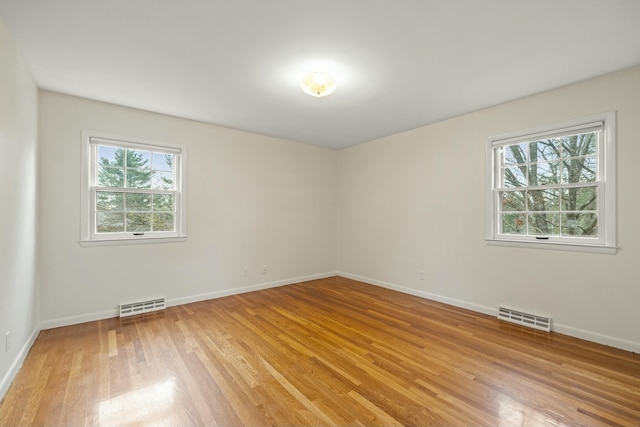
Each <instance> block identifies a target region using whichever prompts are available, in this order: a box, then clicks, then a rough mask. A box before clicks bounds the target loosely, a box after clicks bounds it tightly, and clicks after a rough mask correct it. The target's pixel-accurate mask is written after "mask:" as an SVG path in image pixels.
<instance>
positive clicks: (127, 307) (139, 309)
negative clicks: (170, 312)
mask: <svg viewBox="0 0 640 427" xmlns="http://www.w3.org/2000/svg"><path fill="white" fill-rule="evenodd" d="M165 307H166V306H165V303H164V298H158V299H154V300H150V301H140V302H132V303H130V304H122V305H121V306H120V317H127V316H133V315H136V314H142V313H150V312H152V311H158V310H164V309H165Z"/></svg>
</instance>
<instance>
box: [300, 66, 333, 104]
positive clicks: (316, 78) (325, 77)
mask: <svg viewBox="0 0 640 427" xmlns="http://www.w3.org/2000/svg"><path fill="white" fill-rule="evenodd" d="M300 86H302V90H304V91H305V92H306V93H308V94H309V95H311V96H315V97H318V98H319V97H321V96H327V95H331V94H332V93H333V91H334V90H335V89H336V79H334V78H333V76H332V75H331V74H328V73H324V72H320V71H315V72H313V73H309V74H307V75H306V76H304V78H303V79H302V81H301V82H300Z"/></svg>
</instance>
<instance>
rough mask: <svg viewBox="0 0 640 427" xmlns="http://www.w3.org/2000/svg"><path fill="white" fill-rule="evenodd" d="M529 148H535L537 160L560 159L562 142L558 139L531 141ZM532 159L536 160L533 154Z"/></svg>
mask: <svg viewBox="0 0 640 427" xmlns="http://www.w3.org/2000/svg"><path fill="white" fill-rule="evenodd" d="M529 150H533V152H534V155H535V160H537V161H540V160H554V159H558V158H559V157H560V142H559V141H558V140H557V139H545V140H542V141H535V142H531V143H529ZM532 161H534V160H533V156H532Z"/></svg>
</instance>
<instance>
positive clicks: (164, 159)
mask: <svg viewBox="0 0 640 427" xmlns="http://www.w3.org/2000/svg"><path fill="white" fill-rule="evenodd" d="M151 157H152V160H151V167H152V168H153V169H154V170H157V171H166V172H171V171H173V154H164V153H151Z"/></svg>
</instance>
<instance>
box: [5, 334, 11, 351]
mask: <svg viewBox="0 0 640 427" xmlns="http://www.w3.org/2000/svg"><path fill="white" fill-rule="evenodd" d="M10 335H11V332H9V331H7V333H6V334H4V351H5V353H6V352H7V351H9V343H10V341H9V336H10Z"/></svg>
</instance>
